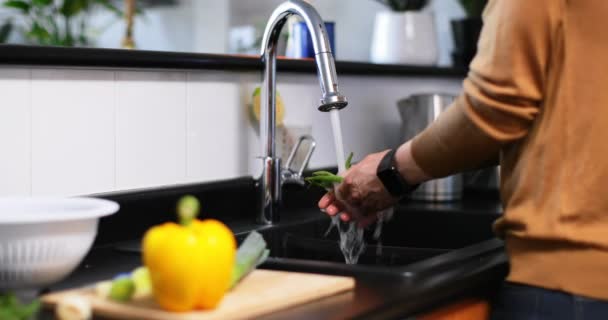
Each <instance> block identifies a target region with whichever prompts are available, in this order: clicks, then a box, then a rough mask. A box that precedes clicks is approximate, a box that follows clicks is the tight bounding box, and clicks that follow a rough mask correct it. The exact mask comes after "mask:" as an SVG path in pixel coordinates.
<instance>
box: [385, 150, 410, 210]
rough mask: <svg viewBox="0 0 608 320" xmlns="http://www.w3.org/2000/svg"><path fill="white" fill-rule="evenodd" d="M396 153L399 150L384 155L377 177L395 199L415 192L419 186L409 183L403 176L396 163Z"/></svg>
mask: <svg viewBox="0 0 608 320" xmlns="http://www.w3.org/2000/svg"><path fill="white" fill-rule="evenodd" d="M396 152H397V149H392V150H391V151H389V152H387V153H386V155H384V157H383V158H382V160H381V161H380V164H378V169H377V170H376V175H377V176H378V179H380V181H381V182H382V184H383V185H384V188H385V189H386V191H388V193H390V194H391V195H392V196H393V197H395V198H401V197H403V196H405V195H407V194H409V193H410V192H412V191H414V190H415V189H416V188H417V187H418V185H417V184H416V185H412V184H410V183H408V182H407V181H406V180H405V179H404V178H403V176H401V173H399V170H398V169H397V165H396V162H395V153H396Z"/></svg>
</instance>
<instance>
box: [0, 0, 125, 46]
mask: <svg viewBox="0 0 608 320" xmlns="http://www.w3.org/2000/svg"><path fill="white" fill-rule="evenodd" d="M0 3H1V5H2V6H3V7H5V8H10V9H13V10H14V11H15V13H16V14H15V15H14V16H13V17H11V18H9V19H7V20H6V21H4V22H2V23H0V43H2V42H6V41H7V40H8V38H9V37H10V34H11V33H12V32H14V31H20V32H21V34H22V36H23V38H24V39H25V40H26V41H27V43H30V44H36V45H52V46H69V47H73V46H86V45H90V44H91V42H92V34H91V31H92V30H89V25H88V22H89V19H90V15H91V13H92V12H93V11H94V10H95V9H100V10H107V11H109V12H111V13H113V14H114V15H115V17H116V18H117V19H121V18H122V17H123V12H122V10H121V9H120V8H118V7H117V6H115V5H114V3H113V1H112V0H62V1H54V0H4V1H1V2H0Z"/></svg>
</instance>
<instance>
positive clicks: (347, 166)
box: [344, 152, 354, 170]
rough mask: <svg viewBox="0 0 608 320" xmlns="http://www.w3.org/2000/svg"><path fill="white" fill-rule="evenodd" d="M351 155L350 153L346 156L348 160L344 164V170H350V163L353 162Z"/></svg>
mask: <svg viewBox="0 0 608 320" xmlns="http://www.w3.org/2000/svg"><path fill="white" fill-rule="evenodd" d="M353 155H354V154H353V153H352V152H351V153H350V154H349V155H348V158H346V162H345V163H344V166H345V167H346V170H348V169H350V167H351V166H352V163H351V162H352V161H353Z"/></svg>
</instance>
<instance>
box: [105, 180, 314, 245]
mask: <svg viewBox="0 0 608 320" xmlns="http://www.w3.org/2000/svg"><path fill="white" fill-rule="evenodd" d="M186 194H191V195H194V196H196V197H197V198H198V199H199V200H200V202H201V214H200V217H202V218H214V219H218V220H221V221H224V222H230V221H235V220H247V219H251V222H252V223H253V222H254V219H255V213H256V212H257V210H258V209H257V208H258V207H257V206H258V201H256V200H257V193H256V188H255V180H254V179H253V178H251V177H244V178H237V179H231V180H223V181H217V182H210V183H199V184H188V185H179V186H168V187H163V188H155V189H146V190H135V191H126V192H118V193H111V194H99V195H94V196H95V197H98V198H104V199H108V200H112V201H116V202H118V203H119V204H120V210H119V212H118V213H116V214H114V215H112V216H110V217H106V218H103V219H101V221H100V225H99V232H98V236H97V239H96V240H95V245H97V246H100V245H105V244H110V243H114V242H117V241H126V240H133V239H138V238H140V237H142V236H143V234H144V232H146V230H148V228H150V227H151V226H154V225H157V224H161V223H163V222H166V221H176V215H175V205H176V203H177V201H178V199H179V198H180V197H181V196H183V195H186ZM322 195H323V191H322V190H318V189H316V188H308V187H301V186H295V185H286V186H285V187H284V188H283V200H284V201H283V202H284V206H283V209H285V210H289V209H297V208H308V207H313V206H315V205H316V203H317V201H318V200H319V198H320V197H321V196H322Z"/></svg>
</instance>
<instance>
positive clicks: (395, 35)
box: [371, 11, 439, 65]
mask: <svg viewBox="0 0 608 320" xmlns="http://www.w3.org/2000/svg"><path fill="white" fill-rule="evenodd" d="M438 58H439V53H438V49H437V33H436V31H435V18H434V15H433V13H432V12H418V11H406V12H392V11H386V12H378V13H377V14H376V19H375V22H374V34H373V38H372V47H371V61H372V62H374V63H394V64H411V65H435V64H437V61H438Z"/></svg>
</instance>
